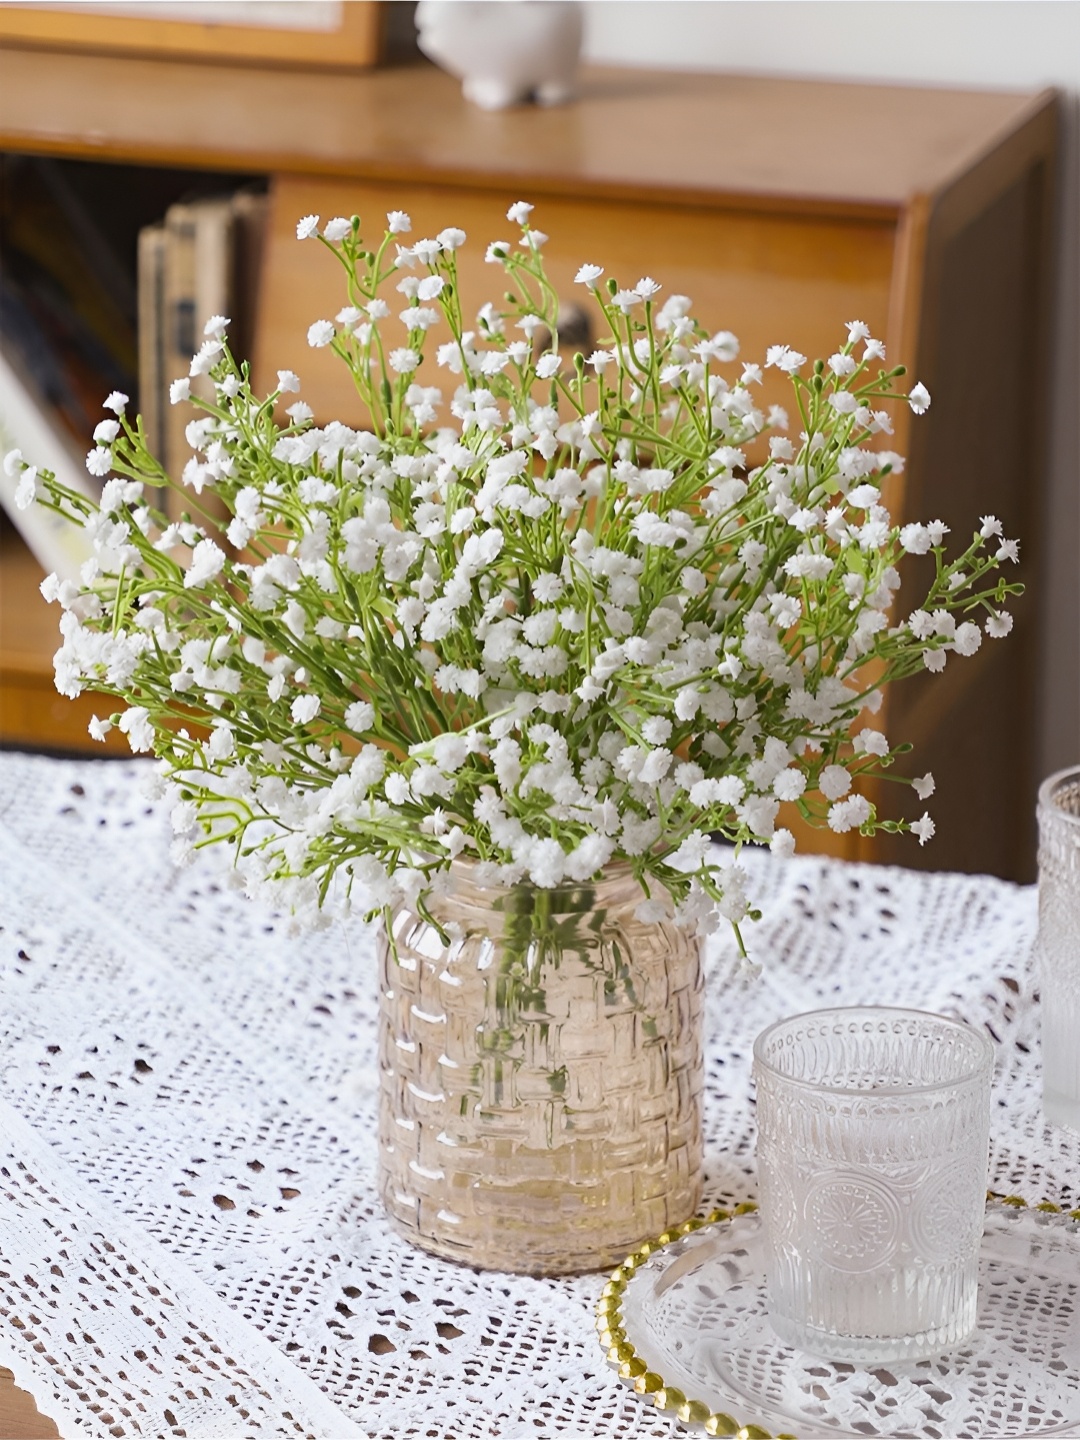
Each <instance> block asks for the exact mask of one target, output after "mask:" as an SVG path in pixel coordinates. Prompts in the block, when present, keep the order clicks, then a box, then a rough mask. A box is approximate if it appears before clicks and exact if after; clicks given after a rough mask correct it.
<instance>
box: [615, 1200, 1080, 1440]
mask: <svg viewBox="0 0 1080 1440" xmlns="http://www.w3.org/2000/svg"><path fill="white" fill-rule="evenodd" d="M1078 1221H1080V1211H1073V1212H1071V1213H1070V1214H1067V1215H1066V1214H1061V1213H1060V1212H1058V1211H1057V1210H1056V1209H1055V1208H1054V1207H1052V1206H1049V1205H1047V1206H1040V1207H1039V1208H1038V1209H1028V1208H1027V1207H1026V1206H1024V1204H1023V1202H1022V1201H1016V1200H1010V1201H1008V1202H1005V1203H993V1202H992V1203H991V1204H990V1205H989V1206H988V1209H987V1214H986V1224H985V1229H984V1232H983V1243H982V1253H981V1258H980V1272H979V1324H978V1329H977V1331H976V1333H975V1335H974V1337H973V1338H972V1340H971V1341H970V1342H969V1343H968V1344H967V1345H965V1346H964V1347H963V1348H962V1349H959V1350H955V1351H952V1352H951V1353H950V1354H948V1355H944V1356H941V1357H938V1358H935V1359H933V1360H922V1361H916V1362H911V1363H908V1364H904V1365H889V1366H879V1367H876V1368H874V1369H872V1370H860V1369H858V1368H857V1367H855V1366H853V1365H849V1364H841V1363H836V1362H830V1361H827V1360H820V1359H817V1358H816V1357H814V1356H811V1355H807V1354H804V1353H802V1352H800V1351H796V1350H792V1349H789V1348H788V1347H787V1346H785V1345H783V1344H782V1343H781V1341H780V1340H779V1339H777V1337H776V1336H775V1335H774V1334H773V1332H772V1329H771V1327H770V1325H769V1320H768V1316H767V1314H766V1309H765V1286H764V1274H763V1245H762V1234H761V1224H760V1221H759V1219H758V1216H757V1215H756V1213H754V1211H753V1207H750V1206H743V1207H740V1212H737V1213H735V1214H732V1215H727V1214H725V1213H724V1212H716V1215H715V1216H714V1217H710V1220H709V1221H708V1222H704V1223H702V1222H700V1221H692V1222H690V1225H689V1226H684V1227H682V1229H681V1230H680V1231H679V1232H677V1233H676V1234H673V1235H672V1236H663V1237H661V1242H657V1243H656V1244H655V1245H646V1246H643V1247H642V1248H641V1250H639V1251H636V1252H635V1254H634V1255H632V1256H630V1257H629V1258H628V1259H627V1260H626V1261H625V1262H624V1264H623V1265H622V1266H621V1267H620V1268H619V1269H618V1270H616V1271H615V1272H614V1274H613V1275H612V1278H611V1280H610V1281H609V1283H608V1285H607V1287H606V1288H605V1292H604V1298H603V1299H602V1300H601V1302H600V1306H599V1318H598V1329H599V1330H600V1335H601V1343H603V1344H604V1345H605V1347H606V1348H607V1352H608V1359H609V1361H610V1362H611V1363H612V1364H613V1365H615V1366H616V1367H617V1368H618V1370H619V1373H620V1374H621V1375H622V1377H623V1378H624V1379H625V1380H627V1381H628V1382H629V1383H631V1384H632V1385H633V1386H634V1388H635V1389H636V1390H637V1391H638V1392H639V1393H640V1394H642V1395H643V1397H644V1398H648V1399H651V1400H652V1401H653V1403H654V1404H656V1405H658V1406H659V1407H660V1408H663V1409H667V1410H671V1411H673V1412H674V1414H675V1415H676V1416H677V1417H678V1418H679V1419H680V1420H682V1421H683V1422H684V1423H688V1424H691V1425H692V1426H694V1428H696V1429H698V1430H699V1433H700V1431H701V1430H702V1429H703V1430H704V1432H705V1433H706V1434H710V1435H739V1436H742V1437H744V1440H745V1437H750V1440H767V1437H768V1436H770V1435H772V1436H778V1437H779V1436H802V1437H804V1440H810V1437H830V1440H831V1437H834V1436H835V1437H851V1440H866V1437H871V1440H872V1437H874V1436H889V1437H904V1440H908V1437H910V1440H924V1437H925V1440H968V1437H970V1440H996V1437H999V1436H1000V1437H1006V1436H1010V1437H1028V1436H1042V1435H1077V1436H1080V1234H1078V1233H1077V1232H1078V1229H1080V1226H1078V1223H1077V1222H1078Z"/></svg>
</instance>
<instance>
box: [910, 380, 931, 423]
mask: <svg viewBox="0 0 1080 1440" xmlns="http://www.w3.org/2000/svg"><path fill="white" fill-rule="evenodd" d="M908 404H909V405H910V406H911V408H912V410H914V411H915V414H916V415H925V414H926V412H927V410H929V409H930V391H929V390H927V388H926V386H925V385H923V384H918V385H913V386H912V388H911V391H910V392H909V394H908Z"/></svg>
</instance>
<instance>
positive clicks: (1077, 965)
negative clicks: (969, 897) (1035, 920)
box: [1036, 767, 1080, 1130]
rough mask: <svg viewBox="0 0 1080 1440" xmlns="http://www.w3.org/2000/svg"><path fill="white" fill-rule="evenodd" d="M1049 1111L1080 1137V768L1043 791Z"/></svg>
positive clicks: (1042, 951) (1043, 981) (1042, 972)
mask: <svg viewBox="0 0 1080 1440" xmlns="http://www.w3.org/2000/svg"><path fill="white" fill-rule="evenodd" d="M1038 816H1039V933H1038V939H1037V941H1036V950H1037V953H1038V958H1039V981H1040V984H1039V993H1040V1000H1041V1005H1040V1009H1041V1012H1042V1064H1043V1110H1044V1112H1045V1114H1046V1118H1047V1119H1048V1120H1050V1121H1052V1122H1053V1123H1054V1124H1056V1125H1067V1126H1068V1127H1069V1128H1070V1129H1073V1130H1080V1043H1078V1040H1077V1036H1078V1035H1080V767H1076V768H1074V769H1072V770H1062V771H1060V772H1059V773H1058V774H1057V775H1051V776H1050V778H1049V779H1048V780H1045V781H1044V782H1043V784H1042V785H1041V786H1040V788H1039V804H1038Z"/></svg>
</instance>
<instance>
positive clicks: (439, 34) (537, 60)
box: [416, 0, 582, 110]
mask: <svg viewBox="0 0 1080 1440" xmlns="http://www.w3.org/2000/svg"><path fill="white" fill-rule="evenodd" d="M416 27H417V30H418V32H419V34H418V43H419V46H420V49H421V50H422V51H423V52H424V54H425V55H426V56H427V57H428V58H429V59H430V60H434V61H435V63H436V64H437V65H441V66H442V68H443V69H444V70H447V71H449V73H450V74H451V75H456V76H457V77H458V78H459V79H460V80H461V82H462V86H461V88H462V90H463V92H464V94H465V98H466V100H471V101H472V102H473V104H474V105H479V106H480V107H481V108H482V109H484V110H505V109H506V108H507V106H509V105H518V104H521V103H522V101H525V100H530V99H532V100H535V101H536V102H537V103H538V104H540V105H561V104H563V103H564V102H565V101H567V100H569V99H571V98H572V96H573V94H574V89H575V84H576V79H577V67H578V57H579V55H580V53H581V32H582V21H581V6H580V5H579V4H577V3H576V0H421V3H420V4H419V5H417V7H416Z"/></svg>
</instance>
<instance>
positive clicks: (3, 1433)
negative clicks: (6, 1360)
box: [0, 1366, 60, 1440]
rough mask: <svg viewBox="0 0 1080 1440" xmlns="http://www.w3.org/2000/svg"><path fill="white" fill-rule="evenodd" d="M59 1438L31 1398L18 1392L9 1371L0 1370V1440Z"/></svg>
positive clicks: (24, 1392) (51, 1439)
mask: <svg viewBox="0 0 1080 1440" xmlns="http://www.w3.org/2000/svg"><path fill="white" fill-rule="evenodd" d="M59 1434H60V1431H59V1430H58V1429H57V1428H56V1426H55V1425H54V1424H53V1422H52V1421H51V1420H50V1419H49V1417H48V1416H47V1415H42V1414H41V1413H40V1411H39V1410H38V1408H37V1406H36V1405H35V1404H34V1399H33V1396H31V1395H28V1394H27V1393H26V1391H25V1390H20V1389H19V1387H18V1386H17V1385H16V1384H15V1377H14V1376H13V1375H12V1373H11V1371H10V1370H5V1369H4V1368H3V1366H0V1440H54V1437H55V1436H58V1435H59Z"/></svg>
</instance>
